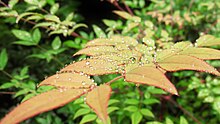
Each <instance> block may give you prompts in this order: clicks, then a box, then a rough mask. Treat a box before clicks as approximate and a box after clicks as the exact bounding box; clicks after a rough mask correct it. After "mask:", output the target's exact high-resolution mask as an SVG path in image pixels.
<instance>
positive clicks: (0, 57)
mask: <svg viewBox="0 0 220 124" xmlns="http://www.w3.org/2000/svg"><path fill="white" fill-rule="evenodd" d="M7 62H8V55H7V51H6V49H2V51H1V53H0V70H4V68H5V66H6V65H7Z"/></svg>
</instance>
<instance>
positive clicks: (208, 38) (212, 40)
mask: <svg viewBox="0 0 220 124" xmlns="http://www.w3.org/2000/svg"><path fill="white" fill-rule="evenodd" d="M196 43H197V46H198V47H201V46H215V45H220V38H216V37H214V36H212V35H204V36H201V37H200V38H199V39H197V40H196Z"/></svg>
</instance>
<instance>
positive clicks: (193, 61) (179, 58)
mask: <svg viewBox="0 0 220 124" xmlns="http://www.w3.org/2000/svg"><path fill="white" fill-rule="evenodd" d="M157 63H158V64H159V66H160V67H161V68H163V69H164V70H166V71H178V70H197V71H204V72H208V73H212V74H215V75H220V73H219V72H218V71H217V70H216V69H215V68H213V67H212V66H210V65H209V64H207V63H206V62H204V61H202V60H200V59H197V58H195V57H191V56H187V55H174V56H170V57H167V58H165V59H163V60H160V61H157Z"/></svg>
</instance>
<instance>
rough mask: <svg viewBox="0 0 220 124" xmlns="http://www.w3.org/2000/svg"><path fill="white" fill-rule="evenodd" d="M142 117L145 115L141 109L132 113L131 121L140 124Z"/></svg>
mask: <svg viewBox="0 0 220 124" xmlns="http://www.w3.org/2000/svg"><path fill="white" fill-rule="evenodd" d="M142 118H143V115H142V114H141V113H140V112H139V111H136V112H134V113H133V114H132V115H131V123H132V124H139V123H140V121H141V119H142Z"/></svg>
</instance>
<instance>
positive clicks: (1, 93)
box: [0, 92, 16, 95]
mask: <svg viewBox="0 0 220 124" xmlns="http://www.w3.org/2000/svg"><path fill="white" fill-rule="evenodd" d="M15 93H16V92H0V94H11V95H13V94H15Z"/></svg>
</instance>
